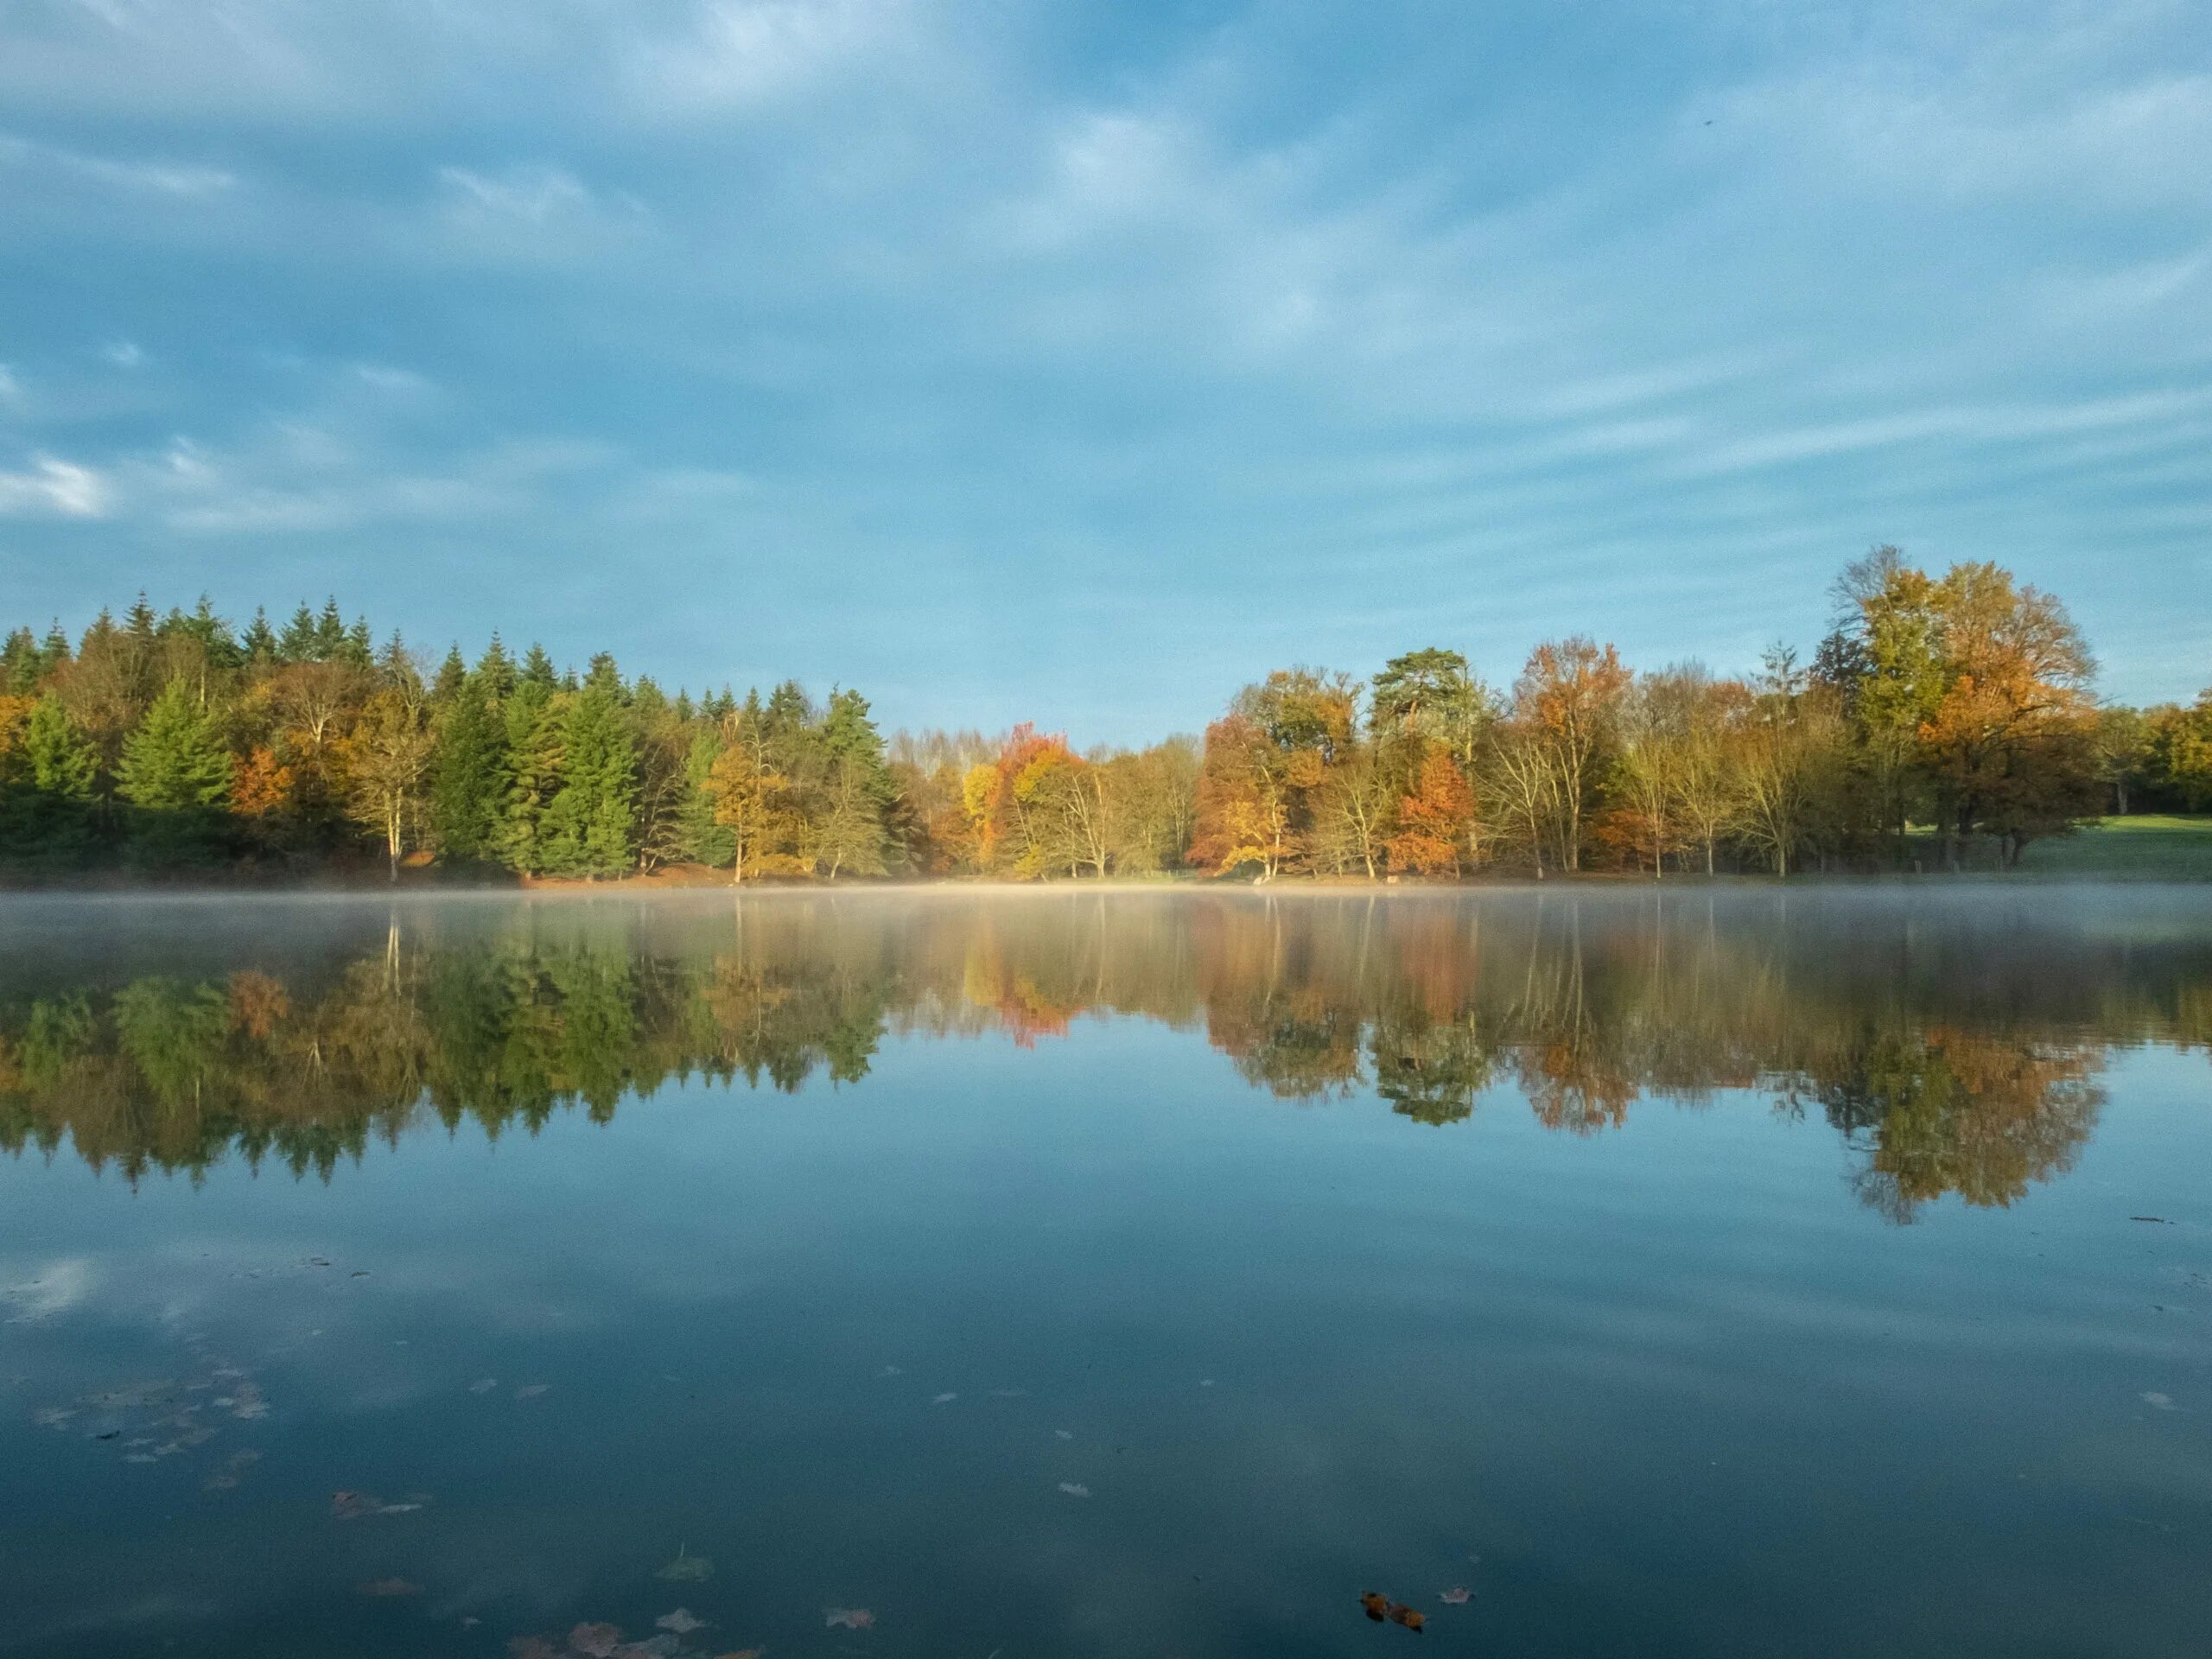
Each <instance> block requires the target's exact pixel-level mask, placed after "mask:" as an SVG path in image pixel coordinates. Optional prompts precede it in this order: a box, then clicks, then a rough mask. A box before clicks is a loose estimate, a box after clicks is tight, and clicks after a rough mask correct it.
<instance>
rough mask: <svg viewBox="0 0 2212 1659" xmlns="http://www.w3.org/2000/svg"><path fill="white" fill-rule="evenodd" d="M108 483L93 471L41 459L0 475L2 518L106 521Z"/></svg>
mask: <svg viewBox="0 0 2212 1659" xmlns="http://www.w3.org/2000/svg"><path fill="white" fill-rule="evenodd" d="M109 497H110V492H109V487H108V483H107V480H105V479H104V478H103V477H102V476H101V475H100V474H99V473H97V472H95V471H94V470H93V469H92V468H91V467H82V466H79V465H78V464H77V463H76V462H75V461H63V460H61V459H60V457H59V456H55V455H37V456H34V457H33V458H32V460H31V463H30V465H29V467H27V468H25V469H24V470H22V471H19V472H0V518H105V517H106V516H107V512H108V507H109Z"/></svg>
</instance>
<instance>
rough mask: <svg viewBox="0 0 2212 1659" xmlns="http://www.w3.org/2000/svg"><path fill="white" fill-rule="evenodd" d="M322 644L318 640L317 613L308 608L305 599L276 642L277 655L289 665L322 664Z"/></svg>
mask: <svg viewBox="0 0 2212 1659" xmlns="http://www.w3.org/2000/svg"><path fill="white" fill-rule="evenodd" d="M320 644H321V642H320V641H319V639H317V636H316V633H315V613H314V612H313V611H311V610H309V609H308V602H307V601H305V600H304V599H303V600H302V601H300V608H299V609H298V610H296V611H294V612H293V613H292V620H290V621H289V622H287V623H286V624H285V625H284V632H283V634H282V636H280V637H279V638H278V639H277V657H278V658H279V659H280V660H282V661H284V662H287V663H313V662H320V661H321V656H320V654H319V652H320Z"/></svg>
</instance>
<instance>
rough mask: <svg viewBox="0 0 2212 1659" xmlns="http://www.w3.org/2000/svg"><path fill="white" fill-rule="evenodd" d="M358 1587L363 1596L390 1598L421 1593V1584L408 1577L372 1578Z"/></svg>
mask: <svg viewBox="0 0 2212 1659" xmlns="http://www.w3.org/2000/svg"><path fill="white" fill-rule="evenodd" d="M360 1588H361V1593H362V1594H363V1595H365V1596H381V1597H385V1598H387V1599H398V1598H400V1597H403V1596H419V1595H421V1594H422V1593H423V1586H421V1585H419V1584H416V1583H415V1582H414V1581H413V1580H410V1579H372V1580H369V1582H368V1583H366V1584H365V1585H363V1586H361V1587H360Z"/></svg>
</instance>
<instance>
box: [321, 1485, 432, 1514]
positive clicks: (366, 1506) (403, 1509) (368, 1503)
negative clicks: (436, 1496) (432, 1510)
mask: <svg viewBox="0 0 2212 1659" xmlns="http://www.w3.org/2000/svg"><path fill="white" fill-rule="evenodd" d="M429 1501H430V1500H429V1498H427V1497H410V1498H409V1499H408V1500H407V1501H406V1502H405V1503H385V1501H384V1500H383V1499H382V1498H380V1497H377V1496H376V1495H375V1494H374V1493H373V1492H333V1493H332V1494H331V1495H330V1513H331V1516H332V1517H333V1518H334V1519H335V1520H339V1521H359V1519H361V1517H362V1516H369V1515H410V1514H412V1513H413V1512H414V1511H415V1510H419V1509H421V1508H422V1507H423V1505H424V1504H425V1503H429Z"/></svg>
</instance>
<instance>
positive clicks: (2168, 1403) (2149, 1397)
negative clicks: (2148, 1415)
mask: <svg viewBox="0 0 2212 1659" xmlns="http://www.w3.org/2000/svg"><path fill="white" fill-rule="evenodd" d="M2143 1403H2144V1404H2145V1405H2146V1406H2151V1407H2153V1408H2156V1409H2158V1410H2159V1411H2171V1410H2173V1409H2174V1402H2173V1396H2172V1395H2164V1394H2146V1395H2144V1396H2143Z"/></svg>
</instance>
